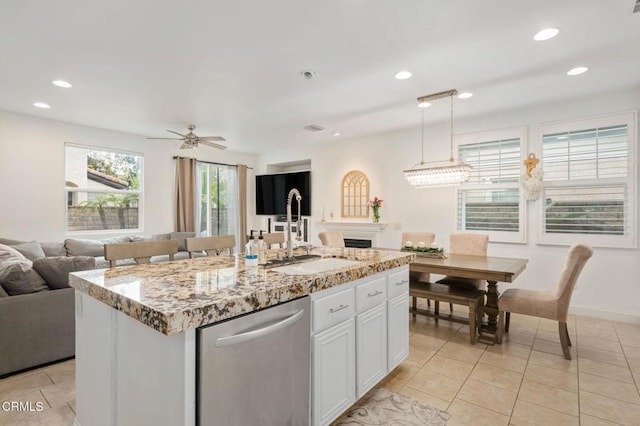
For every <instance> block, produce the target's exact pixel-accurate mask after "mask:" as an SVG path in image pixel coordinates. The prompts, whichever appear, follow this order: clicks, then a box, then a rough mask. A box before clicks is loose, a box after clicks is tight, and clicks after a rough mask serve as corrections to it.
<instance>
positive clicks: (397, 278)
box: [387, 268, 409, 299]
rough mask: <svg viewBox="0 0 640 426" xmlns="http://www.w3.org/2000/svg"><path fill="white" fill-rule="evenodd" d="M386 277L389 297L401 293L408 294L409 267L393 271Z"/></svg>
mask: <svg viewBox="0 0 640 426" xmlns="http://www.w3.org/2000/svg"><path fill="white" fill-rule="evenodd" d="M387 278H388V281H387V293H388V294H389V298H390V299H391V298H393V297H396V296H399V295H401V294H409V268H403V269H402V270H401V271H398V272H393V273H391V274H389V275H388V277H387Z"/></svg>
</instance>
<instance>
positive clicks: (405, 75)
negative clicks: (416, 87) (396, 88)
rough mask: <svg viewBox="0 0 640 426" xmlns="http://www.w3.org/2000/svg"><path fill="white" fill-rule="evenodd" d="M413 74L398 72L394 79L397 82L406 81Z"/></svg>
mask: <svg viewBox="0 0 640 426" xmlns="http://www.w3.org/2000/svg"><path fill="white" fill-rule="evenodd" d="M412 75H413V74H411V73H410V72H409V71H400V72H397V73H396V76H395V77H396V78H397V79H398V80H406V79H408V78H411V76H412Z"/></svg>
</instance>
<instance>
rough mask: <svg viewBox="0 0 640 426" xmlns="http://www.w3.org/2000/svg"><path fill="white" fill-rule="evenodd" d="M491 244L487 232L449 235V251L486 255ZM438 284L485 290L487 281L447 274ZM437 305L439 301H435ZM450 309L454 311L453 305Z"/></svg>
mask: <svg viewBox="0 0 640 426" xmlns="http://www.w3.org/2000/svg"><path fill="white" fill-rule="evenodd" d="M488 245H489V236H488V235H485V234H471V233H461V234H451V235H450V236H449V253H451V254H465V255H469V256H486V255H487V247H488ZM437 283H438V284H446V285H449V286H451V287H458V288H463V289H475V290H484V288H485V281H484V280H477V279H473V278H461V277H453V276H449V275H447V276H445V277H444V278H442V279H441V280H438V281H437ZM435 303H436V305H437V304H438V302H435ZM449 310H450V311H451V312H453V305H452V304H449Z"/></svg>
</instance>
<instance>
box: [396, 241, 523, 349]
mask: <svg viewBox="0 0 640 426" xmlns="http://www.w3.org/2000/svg"><path fill="white" fill-rule="evenodd" d="M527 262H528V259H516V258H511V257H494V256H469V255H462V254H447V255H446V259H438V258H433V257H426V256H420V255H418V256H416V260H415V262H413V263H411V264H410V265H409V269H410V271H411V272H428V273H431V274H441V275H450V276H455V277H462V278H474V279H480V280H485V281H486V282H487V300H486V304H485V306H484V312H485V314H487V317H488V321H487V324H485V325H483V327H482V334H484V333H486V334H492V335H493V338H492V339H491V342H492V343H493V342H495V340H496V339H495V337H496V333H497V329H498V297H499V296H500V293H499V292H498V282H503V283H511V282H513V281H514V280H515V279H516V278H517V277H518V275H520V273H522V271H524V269H525V268H526V267H527ZM482 337H483V336H482V335H481V338H482Z"/></svg>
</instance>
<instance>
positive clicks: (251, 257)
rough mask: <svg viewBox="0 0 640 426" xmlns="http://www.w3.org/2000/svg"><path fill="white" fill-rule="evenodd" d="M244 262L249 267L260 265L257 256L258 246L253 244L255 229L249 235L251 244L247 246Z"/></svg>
mask: <svg viewBox="0 0 640 426" xmlns="http://www.w3.org/2000/svg"><path fill="white" fill-rule="evenodd" d="M244 261H245V264H246V265H247V266H256V265H257V264H258V255H257V254H256V244H255V243H254V242H253V229H252V230H251V233H250V234H249V242H248V243H247V244H246V245H245V250H244Z"/></svg>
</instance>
